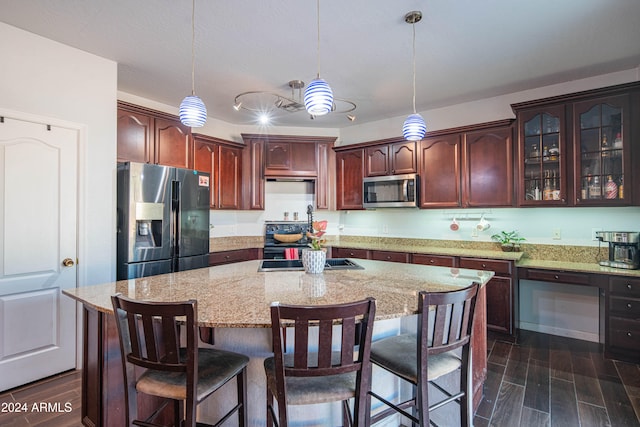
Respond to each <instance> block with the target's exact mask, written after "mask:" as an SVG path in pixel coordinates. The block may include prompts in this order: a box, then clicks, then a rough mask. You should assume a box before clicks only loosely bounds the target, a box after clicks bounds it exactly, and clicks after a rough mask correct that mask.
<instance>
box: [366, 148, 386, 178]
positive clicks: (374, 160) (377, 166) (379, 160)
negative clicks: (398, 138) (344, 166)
mask: <svg viewBox="0 0 640 427" xmlns="http://www.w3.org/2000/svg"><path fill="white" fill-rule="evenodd" d="M366 156H367V158H366V165H367V166H366V172H365V173H366V176H384V175H389V171H390V169H389V146H388V145H380V146H375V147H367V148H366Z"/></svg>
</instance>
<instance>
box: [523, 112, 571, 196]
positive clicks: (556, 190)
mask: <svg viewBox="0 0 640 427" xmlns="http://www.w3.org/2000/svg"><path fill="white" fill-rule="evenodd" d="M564 116H565V107H564V105H559V106H551V107H546V108H540V109H535V110H527V111H522V112H521V113H519V114H518V122H519V129H518V132H519V138H518V140H519V144H520V145H519V153H520V156H518V158H519V161H520V165H519V166H520V171H521V172H520V175H521V177H520V180H519V187H520V188H519V191H518V194H519V204H520V205H521V206H523V205H524V206H527V205H529V206H538V205H543V206H546V205H549V206H559V205H560V206H561V205H566V204H567V201H568V197H567V167H566V165H567V147H566V141H565V134H566V130H565V119H564Z"/></svg>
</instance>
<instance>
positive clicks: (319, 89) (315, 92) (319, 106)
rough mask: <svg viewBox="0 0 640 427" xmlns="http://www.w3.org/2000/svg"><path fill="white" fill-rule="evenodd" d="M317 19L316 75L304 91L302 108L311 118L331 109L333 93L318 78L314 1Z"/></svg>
mask: <svg viewBox="0 0 640 427" xmlns="http://www.w3.org/2000/svg"><path fill="white" fill-rule="evenodd" d="M316 4H317V17H318V45H317V57H318V58H317V59H318V74H317V75H316V78H315V79H313V80H312V81H311V83H309V86H307V89H306V90H305V91H304V106H305V108H306V109H307V112H308V113H309V114H311V115H312V116H323V115H325V114H328V113H329V112H330V111H332V109H333V91H332V90H331V87H330V86H329V84H328V83H327V82H326V81H325V80H324V79H321V78H320V0H317V1H316Z"/></svg>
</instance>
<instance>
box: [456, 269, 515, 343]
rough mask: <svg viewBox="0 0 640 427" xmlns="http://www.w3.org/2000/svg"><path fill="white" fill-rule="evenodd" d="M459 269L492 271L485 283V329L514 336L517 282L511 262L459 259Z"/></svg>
mask: <svg viewBox="0 0 640 427" xmlns="http://www.w3.org/2000/svg"><path fill="white" fill-rule="evenodd" d="M459 266H460V268H469V269H472V270H484V271H493V272H494V273H495V275H494V276H493V278H491V280H490V281H489V283H487V285H486V288H487V329H490V330H492V331H495V332H500V333H504V334H507V335H511V336H514V335H515V326H514V322H515V312H514V305H515V299H514V295H515V293H514V282H515V280H517V278H516V277H514V276H515V275H516V269H515V265H514V262H513V261H505V260H493V259H482V258H465V257H461V258H460V261H459Z"/></svg>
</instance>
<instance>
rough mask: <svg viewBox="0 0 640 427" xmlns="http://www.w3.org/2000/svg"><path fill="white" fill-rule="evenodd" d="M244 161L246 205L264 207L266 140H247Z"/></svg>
mask: <svg viewBox="0 0 640 427" xmlns="http://www.w3.org/2000/svg"><path fill="white" fill-rule="evenodd" d="M245 145H246V147H245V155H243V159H244V160H243V161H244V163H245V165H246V168H243V173H244V178H243V180H242V182H243V185H244V190H243V195H244V198H245V199H244V202H243V203H244V206H245V207H246V208H248V209H252V210H253V209H255V210H262V209H264V171H263V167H264V141H263V140H261V139H246V140H245Z"/></svg>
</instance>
